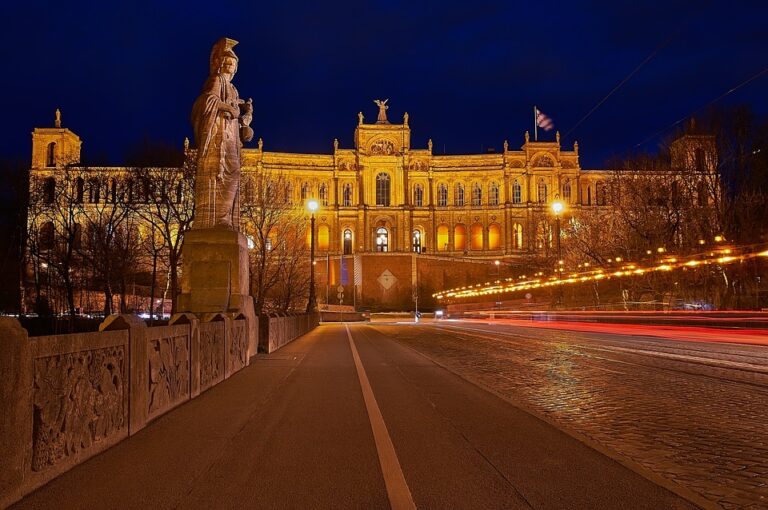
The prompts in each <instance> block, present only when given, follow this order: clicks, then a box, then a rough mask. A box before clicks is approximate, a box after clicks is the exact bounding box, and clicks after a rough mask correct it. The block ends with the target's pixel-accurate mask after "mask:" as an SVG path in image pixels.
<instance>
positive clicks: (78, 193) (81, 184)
mask: <svg viewBox="0 0 768 510" xmlns="http://www.w3.org/2000/svg"><path fill="white" fill-rule="evenodd" d="M84 193H85V181H84V180H83V178H82V177H78V178H77V180H76V181H75V202H77V203H78V204H82V203H83V194H84Z"/></svg>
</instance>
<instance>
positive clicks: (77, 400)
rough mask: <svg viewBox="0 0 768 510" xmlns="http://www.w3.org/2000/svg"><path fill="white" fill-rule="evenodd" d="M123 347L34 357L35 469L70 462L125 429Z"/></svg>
mask: <svg viewBox="0 0 768 510" xmlns="http://www.w3.org/2000/svg"><path fill="white" fill-rule="evenodd" d="M125 351H126V350H125V347H123V346H114V347H107V348H103V349H95V350H89V351H79V352H72V353H66V354H59V355H55V356H49V357H44V358H38V359H36V360H35V361H34V386H33V432H32V470H33V471H42V470H44V469H47V468H49V467H51V466H54V465H56V464H59V463H61V462H62V461H66V460H68V459H70V458H72V457H73V456H75V455H77V454H78V453H80V452H82V451H85V450H87V449H89V448H91V447H93V446H95V444H96V443H99V442H102V441H104V440H105V439H108V438H112V437H113V436H115V435H116V434H118V433H119V432H125V430H126V428H127V421H128V399H127V389H126V386H125V382H126V355H125Z"/></svg>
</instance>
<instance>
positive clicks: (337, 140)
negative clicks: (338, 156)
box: [333, 138, 339, 151]
mask: <svg viewBox="0 0 768 510" xmlns="http://www.w3.org/2000/svg"><path fill="white" fill-rule="evenodd" d="M333 150H334V151H337V150H339V139H338V138H334V139H333Z"/></svg>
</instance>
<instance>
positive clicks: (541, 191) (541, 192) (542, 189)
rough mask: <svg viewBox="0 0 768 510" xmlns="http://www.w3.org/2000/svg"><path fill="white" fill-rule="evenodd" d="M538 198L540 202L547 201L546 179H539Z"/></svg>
mask: <svg viewBox="0 0 768 510" xmlns="http://www.w3.org/2000/svg"><path fill="white" fill-rule="evenodd" d="M536 198H537V200H538V202H539V203H540V204H544V203H546V202H547V183H545V182H544V179H539V185H538V187H537V196H536Z"/></svg>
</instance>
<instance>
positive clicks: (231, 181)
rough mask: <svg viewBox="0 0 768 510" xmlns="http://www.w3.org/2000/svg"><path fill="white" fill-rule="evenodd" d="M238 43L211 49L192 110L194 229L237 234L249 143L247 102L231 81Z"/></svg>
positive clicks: (224, 42) (225, 41)
mask: <svg viewBox="0 0 768 510" xmlns="http://www.w3.org/2000/svg"><path fill="white" fill-rule="evenodd" d="M236 44H237V41H235V40H232V39H227V38H222V39H220V40H219V41H217V42H216V44H214V45H213V49H212V50H211V57H210V62H209V63H210V75H209V76H208V80H206V82H205V85H203V91H202V92H201V94H200V96H199V97H198V98H197V100H196V101H195V104H194V106H193V107H192V127H193V129H194V132H195V142H196V144H197V149H198V151H197V174H196V180H195V224H194V228H195V229H202V228H211V227H225V228H228V229H230V230H238V221H239V210H238V205H237V198H238V189H239V187H240V149H241V147H242V142H250V141H251V140H252V139H253V129H251V127H250V123H251V119H252V117H253V103H252V101H251V99H248V100H247V101H244V100H242V99H240V97H239V96H238V93H237V89H236V88H235V86H234V85H233V84H232V78H233V77H234V76H235V73H236V72H237V64H238V58H237V55H235V52H234V50H233V48H234V46H235V45H236Z"/></svg>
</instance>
